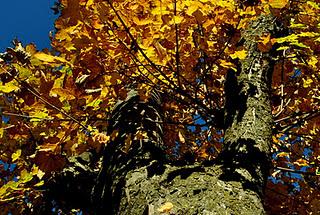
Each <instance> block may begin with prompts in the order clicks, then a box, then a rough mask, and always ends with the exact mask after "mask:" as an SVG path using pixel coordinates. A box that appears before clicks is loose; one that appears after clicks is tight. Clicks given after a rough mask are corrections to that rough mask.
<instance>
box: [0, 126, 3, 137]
mask: <svg viewBox="0 0 320 215" xmlns="http://www.w3.org/2000/svg"><path fill="white" fill-rule="evenodd" d="M3 134H4V129H3V128H0V138H2V137H3Z"/></svg>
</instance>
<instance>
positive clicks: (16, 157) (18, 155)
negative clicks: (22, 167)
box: [11, 149, 21, 162]
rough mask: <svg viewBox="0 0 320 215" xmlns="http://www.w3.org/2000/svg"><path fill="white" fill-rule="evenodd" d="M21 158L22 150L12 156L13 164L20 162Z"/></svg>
mask: <svg viewBox="0 0 320 215" xmlns="http://www.w3.org/2000/svg"><path fill="white" fill-rule="evenodd" d="M20 156H21V149H18V150H17V151H16V152H15V153H13V154H12V155H11V159H12V162H15V161H16V160H18V159H19V158H20Z"/></svg>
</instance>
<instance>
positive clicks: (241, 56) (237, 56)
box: [230, 50, 247, 60]
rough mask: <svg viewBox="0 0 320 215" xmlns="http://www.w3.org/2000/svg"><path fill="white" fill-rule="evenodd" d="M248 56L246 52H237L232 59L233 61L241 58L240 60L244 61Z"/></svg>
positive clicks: (232, 55) (231, 55)
mask: <svg viewBox="0 0 320 215" xmlns="http://www.w3.org/2000/svg"><path fill="white" fill-rule="evenodd" d="M246 56H247V51H246V50H240V51H235V52H234V53H233V54H230V57H231V58H232V59H236V58H239V59H240V60H243V59H245V58H246Z"/></svg>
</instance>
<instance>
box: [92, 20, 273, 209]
mask: <svg viewBox="0 0 320 215" xmlns="http://www.w3.org/2000/svg"><path fill="white" fill-rule="evenodd" d="M275 26H276V25H275V20H274V18H273V17H270V16H261V17H259V18H258V19H257V20H256V21H254V22H253V23H252V24H251V26H250V27H249V29H248V30H247V31H245V32H243V33H242V34H243V40H244V47H245V48H246V50H248V55H247V58H246V59H245V60H242V61H240V62H239V68H240V69H239V71H238V73H234V72H230V73H229V74H228V76H227V80H226V86H225V92H226V105H225V110H226V115H225V117H226V119H225V126H226V127H225V145H226V147H225V149H224V151H223V152H222V153H221V156H220V157H219V158H218V160H217V162H216V164H215V165H212V164H210V165H205V164H200V163H199V164H193V165H184V166H175V165H173V164H170V163H165V162H164V161H165V160H164V157H163V156H160V155H161V154H163V152H162V151H161V147H159V145H161V142H162V140H161V136H162V129H161V126H160V124H159V123H156V121H161V114H160V112H159V111H160V109H159V107H160V106H159V98H158V97H157V96H156V97H154V98H152V99H151V100H150V101H148V102H141V101H139V98H138V96H137V95H136V94H132V95H131V96H129V97H128V99H127V100H126V101H124V102H122V103H120V104H119V105H118V106H117V107H116V108H115V111H114V115H113V118H112V119H111V122H110V123H111V124H110V125H111V126H110V130H109V133H110V134H111V133H112V132H113V131H114V130H118V131H119V136H118V137H117V138H115V140H114V141H113V143H112V144H110V146H108V147H107V149H106V152H105V155H104V163H103V168H102V170H101V172H100V176H99V177H98V180H97V185H96V187H95V189H94V192H93V196H94V197H95V198H94V202H95V203H96V207H95V208H96V209H97V213H98V214H150V215H151V214H161V210H158V209H160V208H161V206H163V205H164V204H165V203H166V202H171V203H172V204H173V208H172V209H171V210H170V211H169V213H170V214H265V211H264V209H263V204H262V199H261V198H262V195H263V187H264V184H265V181H266V178H267V175H268V171H269V162H270V144H271V128H272V115H271V107H270V100H269V91H270V83H271V78H270V77H271V74H272V71H273V60H272V52H273V51H272V50H270V51H269V52H261V51H260V50H259V49H258V47H257V44H258V41H257V39H258V38H259V37H260V36H261V35H263V34H266V33H270V34H272V35H273V34H274V33H275V32H276V29H275ZM142 113H143V114H142ZM112 123H113V124H112ZM139 129H142V130H144V131H147V132H148V137H149V138H148V139H146V140H144V141H141V140H140V141H135V142H134V143H133V144H132V145H131V148H130V150H129V151H128V152H123V147H124V145H123V144H124V142H125V137H126V135H128V134H130V133H131V134H133V133H136V132H137V130H139ZM159 143H160V144H159Z"/></svg>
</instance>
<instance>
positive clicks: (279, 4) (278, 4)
mask: <svg viewBox="0 0 320 215" xmlns="http://www.w3.org/2000/svg"><path fill="white" fill-rule="evenodd" d="M288 2H289V1H288V0H269V4H270V6H271V7H272V8H276V9H281V8H284V7H285V6H286V5H287V4H288Z"/></svg>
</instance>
